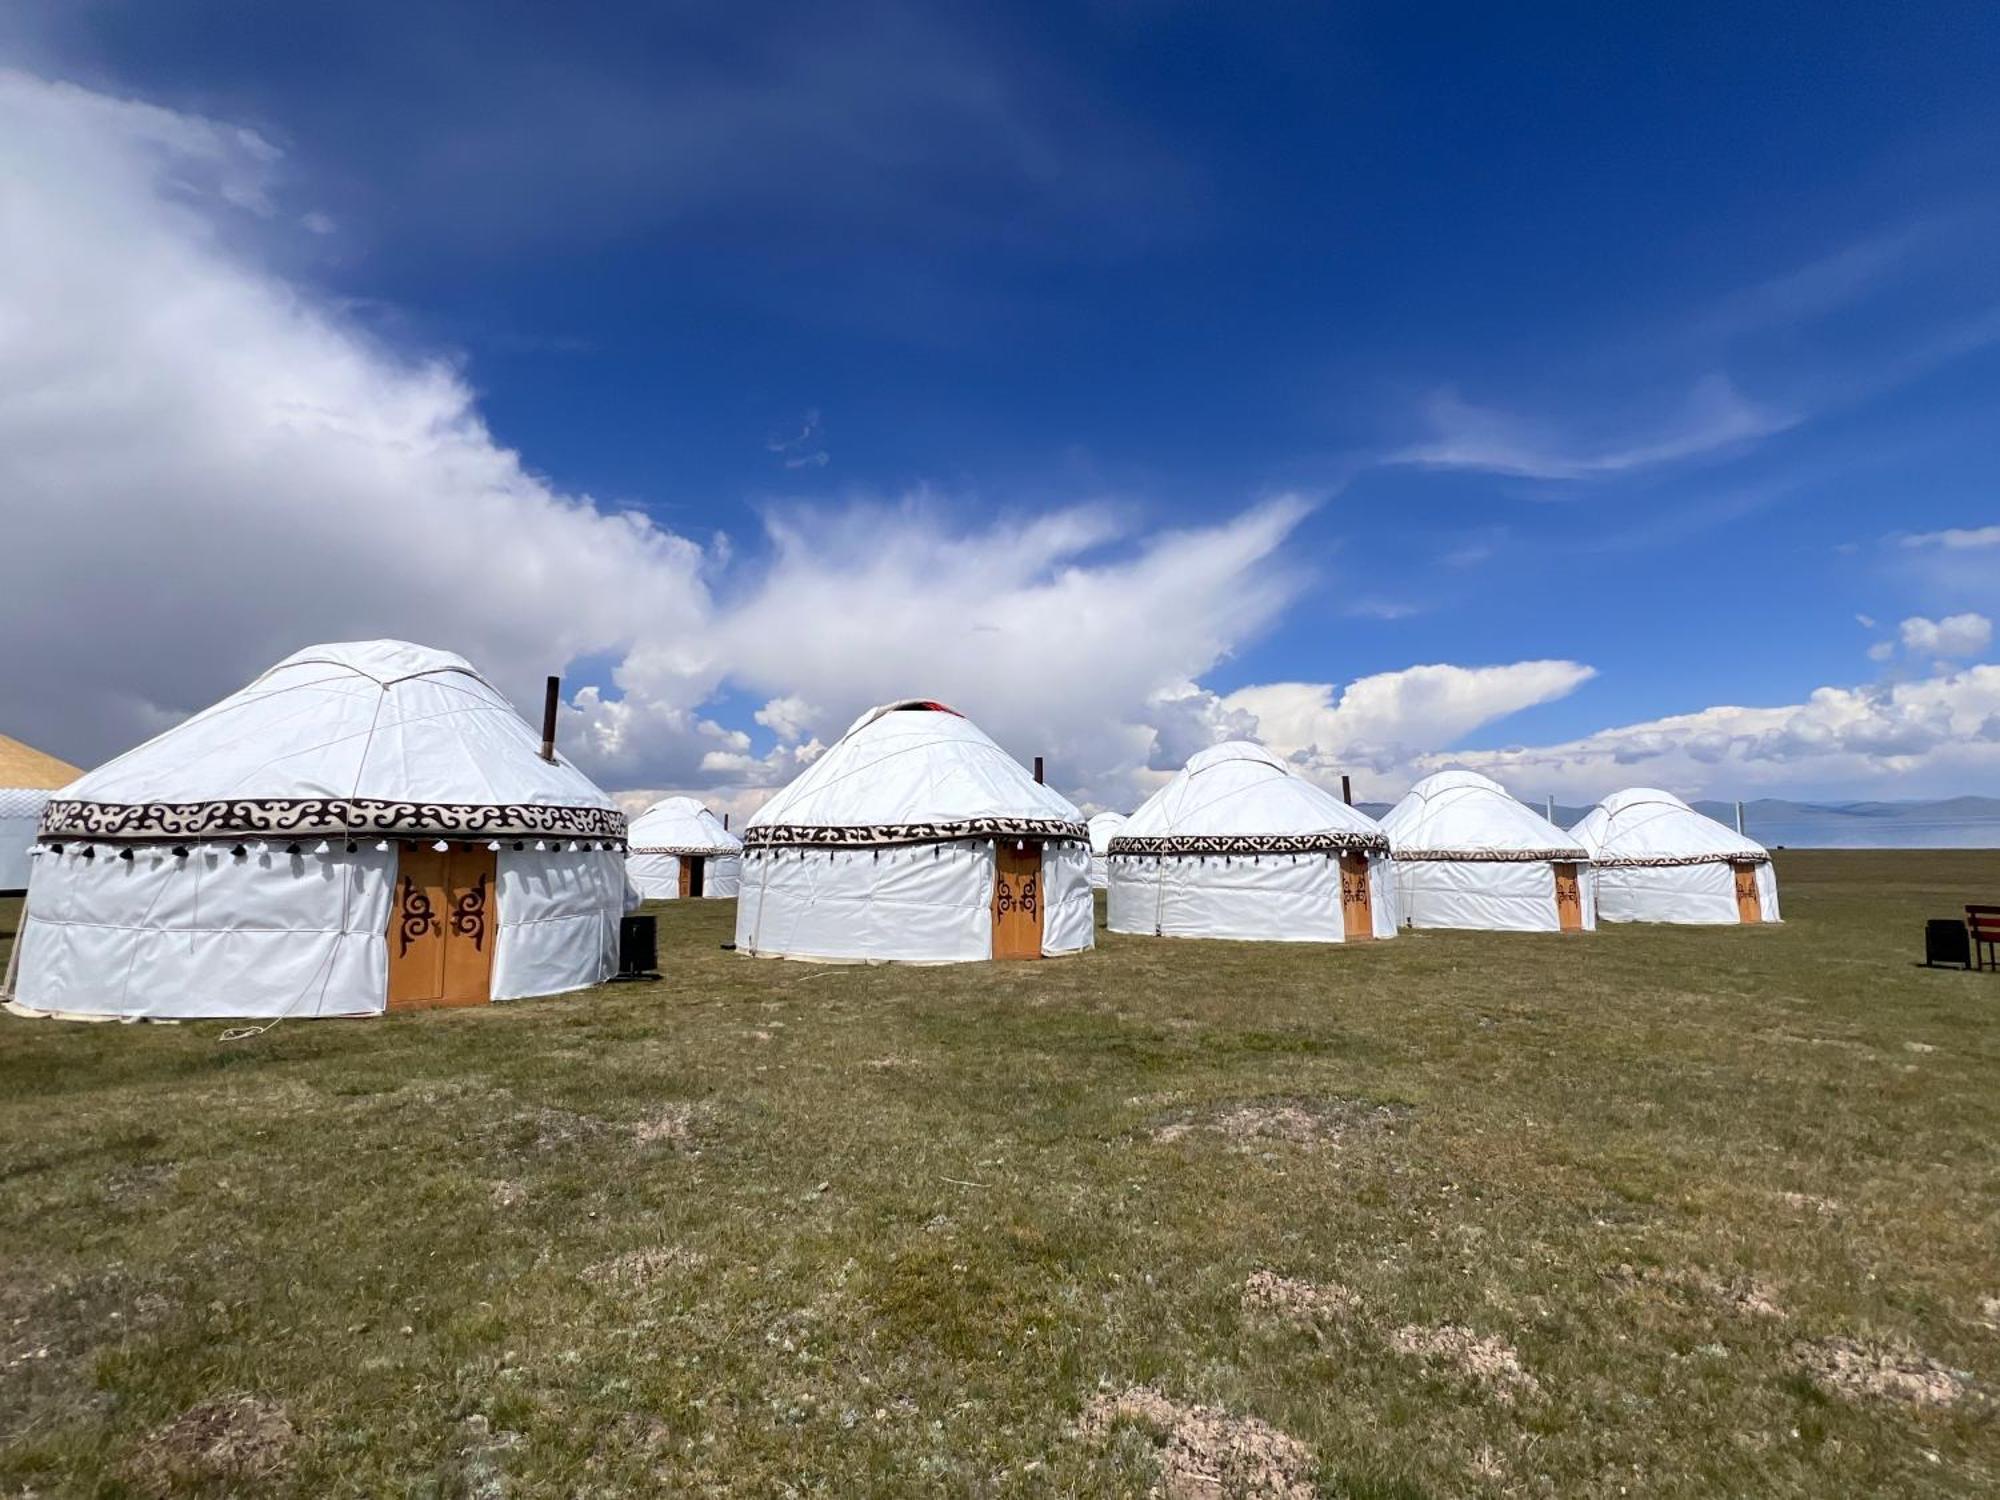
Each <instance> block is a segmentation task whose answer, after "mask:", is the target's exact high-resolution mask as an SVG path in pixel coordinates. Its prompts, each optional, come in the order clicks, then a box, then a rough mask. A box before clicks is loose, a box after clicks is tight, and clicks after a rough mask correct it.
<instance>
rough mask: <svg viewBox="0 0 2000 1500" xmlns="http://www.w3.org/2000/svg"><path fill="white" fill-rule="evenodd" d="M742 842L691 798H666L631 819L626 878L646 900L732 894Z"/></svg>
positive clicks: (740, 863) (740, 865)
mask: <svg viewBox="0 0 2000 1500" xmlns="http://www.w3.org/2000/svg"><path fill="white" fill-rule="evenodd" d="M742 874H743V841H742V840H741V839H739V838H738V837H737V836H736V835H735V834H733V833H731V832H730V831H729V830H728V829H727V828H724V827H723V826H722V820H721V819H720V818H718V817H716V815H715V814H714V813H712V812H710V811H709V810H708V809H707V808H705V807H703V806H702V805H701V804H700V803H699V802H697V801H696V800H695V799H694V798H692V797H665V798H662V799H661V800H660V801H658V802H655V803H654V804H653V805H652V806H651V807H649V808H647V809H646V810H645V811H644V812H642V813H641V814H639V816H638V817H636V818H634V819H633V820H632V827H631V829H630V831H629V832H628V833H627V834H626V837H625V878H626V879H627V880H629V881H631V882H632V886H633V889H635V890H636V891H638V893H639V894H640V895H641V896H642V897H644V898H645V899H646V900H648V901H675V900H685V899H688V898H691V897H697V896H712V897H716V898H718V899H725V898H733V897H734V896H735V895H736V886H737V882H738V881H739V880H740V879H741V877H742Z"/></svg>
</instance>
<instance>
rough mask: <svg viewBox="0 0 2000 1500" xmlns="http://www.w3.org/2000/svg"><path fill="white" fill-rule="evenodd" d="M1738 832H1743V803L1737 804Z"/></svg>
mask: <svg viewBox="0 0 2000 1500" xmlns="http://www.w3.org/2000/svg"><path fill="white" fill-rule="evenodd" d="M1736 831H1737V832H1738V833H1741V832H1742V831H1743V804H1742V803H1741V802H1739V803H1737V804H1736Z"/></svg>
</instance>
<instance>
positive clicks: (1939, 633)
mask: <svg viewBox="0 0 2000 1500" xmlns="http://www.w3.org/2000/svg"><path fill="white" fill-rule="evenodd" d="M1901 635H1902V640H1903V649H1904V650H1906V651H1911V652H1915V653H1918V654H1921V655H1925V656H1935V657H1941V658H1947V659H1955V660H1962V659H1964V658H1966V657H1970V656H1977V655H1979V654H1980V652H1982V651H1984V650H1985V649H1986V648H1987V647H1988V646H1990V645H1992V644H1993V622H1992V621H1991V620H1989V619H1987V618H1986V616H1984V615H1980V614H1972V613H1966V614H1962V615H1946V616H1945V617H1944V618H1943V619H1941V620H1927V619H1925V618H1924V617H1923V616H1922V615H1915V616H1912V617H1911V618H1910V619H1907V620H1905V621H1903V624H1902V627H1901Z"/></svg>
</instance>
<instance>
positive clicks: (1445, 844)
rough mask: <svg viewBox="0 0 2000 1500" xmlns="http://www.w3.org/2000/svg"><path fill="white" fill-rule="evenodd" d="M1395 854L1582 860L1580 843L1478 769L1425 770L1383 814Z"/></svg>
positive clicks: (1454, 858)
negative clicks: (1432, 771) (1422, 775)
mask: <svg viewBox="0 0 2000 1500" xmlns="http://www.w3.org/2000/svg"><path fill="white" fill-rule="evenodd" d="M1382 831H1383V832H1384V833H1386V834H1388V835H1389V847H1390V848H1391V849H1392V850H1394V851H1395V854H1396V858H1398V859H1427V860H1451V861H1461V860H1463V861H1486V860H1517V861H1526V860H1537V861H1539V860H1581V859H1587V858H1589V855H1588V854H1587V853H1586V852H1585V851H1584V847H1583V845H1582V844H1580V843H1578V842H1577V841H1576V840H1575V839H1574V838H1572V837H1570V835H1568V834H1566V833H1564V832H1563V831H1562V830H1561V829H1560V828H1558V827H1556V825H1555V824H1553V823H1551V822H1550V821H1549V820H1548V819H1547V818H1545V817H1543V816H1542V815H1541V814H1540V813H1538V812H1536V811H1535V810H1534V809H1533V808H1531V807H1526V806H1523V805H1522V804H1521V803H1519V802H1517V801H1515V800H1514V798H1513V797H1512V796H1510V795H1509V794H1508V792H1507V789H1506V788H1505V787H1503V786H1502V785H1500V783H1499V782H1497V781H1495V780H1493V779H1492V778H1491V777H1488V776H1482V775H1480V774H1479V773H1478V772H1477V771H1459V770H1454V771H1439V772H1437V773H1436V774H1435V775H1431V776H1426V777H1425V778H1424V779H1423V780H1422V781H1419V782H1418V783H1417V784H1416V785H1415V786H1413V787H1411V788H1410V790H1409V791H1408V792H1407V793H1406V794H1405V795H1404V797H1403V800H1402V801H1400V802H1398V803H1397V804H1396V805H1395V806H1394V807H1393V808H1391V809H1390V810H1389V814H1388V816H1387V817H1385V818H1383V819H1382Z"/></svg>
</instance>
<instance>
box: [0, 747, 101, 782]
mask: <svg viewBox="0 0 2000 1500" xmlns="http://www.w3.org/2000/svg"><path fill="white" fill-rule="evenodd" d="M82 774H83V772H82V771H80V770H78V769H77V768H76V767H75V766H73V765H71V764H70V763H69V762H68V761H66V760H57V759H56V758H55V757H54V756H53V755H48V754H45V753H44V752H42V751H40V750H37V749H36V748H35V747H34V746H33V745H24V744H22V743H21V742H20V741H19V740H16V739H10V738H8V736H6V735H4V734H0V787H9V788H15V787H18V788H22V789H24V790H27V791H32V792H52V791H54V790H56V789H57V788H58V787H65V786H68V785H69V784H70V783H71V782H72V781H74V780H76V778H77V777H79V776H81V775H82Z"/></svg>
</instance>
